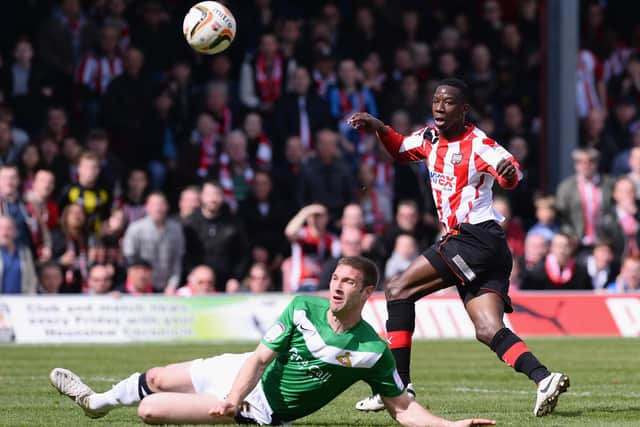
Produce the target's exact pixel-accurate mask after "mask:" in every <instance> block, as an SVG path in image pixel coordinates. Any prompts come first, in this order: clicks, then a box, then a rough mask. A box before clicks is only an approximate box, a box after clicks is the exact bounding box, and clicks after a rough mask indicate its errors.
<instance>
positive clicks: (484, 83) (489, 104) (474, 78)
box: [465, 43, 497, 129]
mask: <svg viewBox="0 0 640 427" xmlns="http://www.w3.org/2000/svg"><path fill="white" fill-rule="evenodd" d="M491 60H492V58H491V51H490V50H489V48H488V47H487V45H485V44H482V43H478V44H476V45H475V46H473V48H472V49H471V69H470V70H469V72H468V74H467V76H466V77H465V81H466V82H467V84H468V85H469V92H470V94H471V95H470V102H471V105H472V106H473V108H474V110H476V111H478V112H480V113H482V114H483V115H486V114H492V113H495V107H496V105H495V94H496V90H497V85H496V80H495V72H494V70H493V68H492V64H491ZM482 129H485V128H484V127H483V128H482Z"/></svg>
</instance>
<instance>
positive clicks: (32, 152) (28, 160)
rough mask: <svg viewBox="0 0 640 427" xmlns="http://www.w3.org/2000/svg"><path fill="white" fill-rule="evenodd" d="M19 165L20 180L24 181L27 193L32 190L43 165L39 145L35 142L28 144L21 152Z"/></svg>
mask: <svg viewBox="0 0 640 427" xmlns="http://www.w3.org/2000/svg"><path fill="white" fill-rule="evenodd" d="M17 166H18V173H19V175H20V182H21V183H22V192H23V193H25V192H27V191H29V190H31V187H32V185H33V178H34V177H35V175H36V171H38V169H40V168H41V166H42V165H41V163H40V150H39V149H38V146H37V145H35V144H26V145H25V146H24V147H23V148H22V151H21V152H20V158H19V159H18V162H17Z"/></svg>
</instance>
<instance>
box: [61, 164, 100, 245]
mask: <svg viewBox="0 0 640 427" xmlns="http://www.w3.org/2000/svg"><path fill="white" fill-rule="evenodd" d="M99 176H100V160H99V159H98V157H97V156H96V155H95V154H93V153H89V152H84V153H82V154H81V155H80V158H79V159H78V181H77V183H72V184H70V185H69V186H67V188H66V190H65V191H64V193H63V195H62V198H61V200H60V206H62V207H64V206H66V205H68V204H70V203H73V204H76V205H78V206H81V207H82V209H83V210H84V213H85V214H86V217H87V224H88V226H89V229H90V230H91V231H92V232H93V233H94V234H95V235H96V236H97V235H99V233H100V227H102V223H103V221H105V220H106V219H107V217H108V215H109V210H110V208H111V202H112V198H111V194H110V193H109V190H108V189H106V188H104V187H101V186H100V184H99V182H98V177H99Z"/></svg>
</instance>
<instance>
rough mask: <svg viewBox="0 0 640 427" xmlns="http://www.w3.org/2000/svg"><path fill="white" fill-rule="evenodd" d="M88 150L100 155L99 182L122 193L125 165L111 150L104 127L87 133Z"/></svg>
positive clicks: (112, 191) (97, 155) (111, 189)
mask: <svg viewBox="0 0 640 427" xmlns="http://www.w3.org/2000/svg"><path fill="white" fill-rule="evenodd" d="M87 150H88V151H89V152H90V153H93V154H95V155H96V157H98V161H99V162H100V175H99V176H98V183H99V184H100V186H102V187H105V188H107V189H108V190H109V192H111V193H112V194H113V193H116V192H117V193H118V194H119V193H120V192H121V191H122V184H123V182H122V181H123V176H124V167H123V165H122V162H121V161H120V159H118V158H117V157H116V156H115V155H114V154H113V153H112V152H111V151H110V150H109V136H108V135H107V133H106V132H105V131H104V130H103V129H98V128H95V129H91V130H90V131H89V133H88V135H87Z"/></svg>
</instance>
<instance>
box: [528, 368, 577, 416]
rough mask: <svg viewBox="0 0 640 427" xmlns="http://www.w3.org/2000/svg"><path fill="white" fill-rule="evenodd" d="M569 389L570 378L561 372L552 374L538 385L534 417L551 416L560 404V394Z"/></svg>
mask: <svg viewBox="0 0 640 427" xmlns="http://www.w3.org/2000/svg"><path fill="white" fill-rule="evenodd" d="M568 388H569V377H568V376H566V375H565V374H562V373H560V372H552V373H551V375H549V376H548V377H546V378H545V379H543V380H542V381H540V382H539V383H538V392H537V393H536V394H537V396H536V406H535V407H534V408H533V415H535V416H536V417H544V416H545V415H548V414H550V413H551V412H553V410H554V409H555V407H556V405H557V404H558V397H559V396H560V394H562V393H564V392H565V391H567V389H568Z"/></svg>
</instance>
